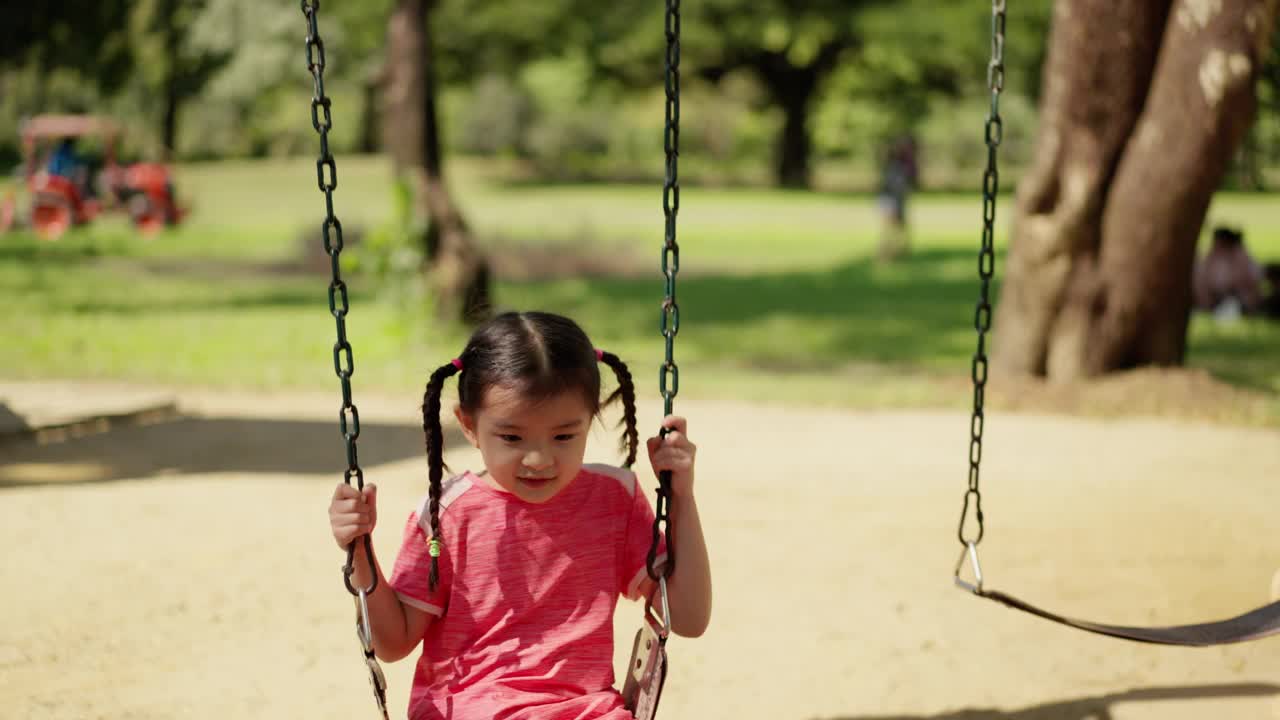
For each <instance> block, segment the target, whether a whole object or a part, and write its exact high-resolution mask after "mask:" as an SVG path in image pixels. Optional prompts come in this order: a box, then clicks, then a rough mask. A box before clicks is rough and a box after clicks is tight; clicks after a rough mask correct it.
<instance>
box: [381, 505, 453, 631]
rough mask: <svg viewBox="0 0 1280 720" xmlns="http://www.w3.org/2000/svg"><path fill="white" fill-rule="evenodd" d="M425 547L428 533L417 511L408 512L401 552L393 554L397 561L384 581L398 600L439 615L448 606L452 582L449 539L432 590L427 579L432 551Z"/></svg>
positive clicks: (442, 552)
mask: <svg viewBox="0 0 1280 720" xmlns="http://www.w3.org/2000/svg"><path fill="white" fill-rule="evenodd" d="M428 549H429V545H428V537H427V533H426V532H425V531H424V530H423V528H422V525H421V523H420V522H419V515H418V513H416V512H414V513H410V514H409V520H408V521H407V522H406V523H405V526H404V537H403V539H402V540H401V541H400V552H399V553H397V554H396V564H395V567H394V568H393V569H392V571H391V578H390V579H389V580H388V581H387V582H388V583H389V584H390V585H391V589H392V590H394V591H395V593H396V596H397V597H399V598H400V600H401V602H404V603H405V604H406V605H411V606H413V607H415V608H417V609H419V610H421V611H423V612H425V613H429V614H431V615H434V616H436V617H440V616H442V615H444V612H445V609H446V608H447V607H448V602H447V598H448V597H449V588H450V586H451V585H452V583H453V563H452V562H451V560H450V555H449V543H445V544H444V547H443V548H442V550H441V553H440V560H439V565H440V581H439V582H438V583H436V589H435V591H434V592H432V591H431V590H430V588H429V583H428V578H429V576H430V572H431V554H430V552H428Z"/></svg>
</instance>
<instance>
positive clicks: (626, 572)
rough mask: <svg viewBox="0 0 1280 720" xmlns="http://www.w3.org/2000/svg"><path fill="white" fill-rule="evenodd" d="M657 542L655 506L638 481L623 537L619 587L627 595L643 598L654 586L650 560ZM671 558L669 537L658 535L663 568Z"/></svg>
mask: <svg viewBox="0 0 1280 720" xmlns="http://www.w3.org/2000/svg"><path fill="white" fill-rule="evenodd" d="M652 543H653V507H652V506H651V505H649V496H648V493H646V492H645V489H644V487H643V486H641V485H640V483H638V482H637V483H636V484H635V494H634V495H633V496H632V498H631V510H630V513H629V514H628V517H627V530H626V537H625V538H624V539H623V552H622V572H621V573H620V576H621V577H622V587H620V588H619V589H618V590H619V592H620V593H621V594H622V595H623V596H624V597H626V598H628V599H631V600H639V599H640V598H643V597H647V596H648V595H649V594H650V592H651V591H652V589H653V581H652V580H650V579H649V572H648V567H647V564H646V563H647V561H648V558H649V546H650V545H651V544H652ZM666 560H667V539H666V537H665V534H664V535H660V536H659V537H658V554H657V558H656V562H655V564H656V565H657V569H658V570H659V571H661V569H662V567H663V566H664V565H665V564H666Z"/></svg>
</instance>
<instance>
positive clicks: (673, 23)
mask: <svg viewBox="0 0 1280 720" xmlns="http://www.w3.org/2000/svg"><path fill="white" fill-rule="evenodd" d="M666 36H667V55H666V62H665V63H664V64H665V66H666V75H665V85H666V91H667V103H666V122H665V124H664V127H663V136H662V137H663V147H664V148H665V150H666V155H667V168H666V175H665V177H664V179H663V183H662V213H663V215H664V216H665V217H666V231H665V233H664V236H665V242H664V243H663V246H662V274H663V275H664V276H666V295H665V296H664V297H663V300H662V336H663V337H664V338H666V346H667V348H666V351H667V352H666V360H665V361H664V362H663V363H662V366H661V367H660V368H659V372H658V389H659V391H660V392H661V393H662V400H663V417H666V416H668V415H670V414H671V412H672V407H673V405H674V403H675V399H676V393H678V392H680V367H679V366H677V365H676V360H675V349H676V334H677V333H679V332H680V305H679V304H678V303H676V273H678V272H680V245H679V243H677V242H676V213H678V212H679V210H680V174H679V171H678V161H679V155H680V149H679V148H680V0H667V12H666ZM667 432H668V431H667V430H666V429H665V428H664V429H663V430H662V433H661V434H662V436H663V437H665V436H666V435H667ZM670 506H671V473H670V472H669V471H663V472H660V473H658V500H657V504H656V505H655V506H654V515H653V539H652V542H651V543H650V545H649V556H648V558H647V560H646V562H645V568H646V569H647V571H648V573H649V577H650V578H651V579H652V580H654V581H657V580H658V579H659V578H658V572H657V568H656V563H657V556H658V541H659V538H660V536H661V533H662V532H663V531H665V532H666V534H667V562H666V565H665V567H664V568H663V573H662V576H663V577H670V576H671V573H672V571H674V570H675V567H676V552H675V542H674V539H673V538H672V536H671V517H670Z"/></svg>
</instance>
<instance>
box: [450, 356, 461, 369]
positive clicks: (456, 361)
mask: <svg viewBox="0 0 1280 720" xmlns="http://www.w3.org/2000/svg"><path fill="white" fill-rule="evenodd" d="M449 362H451V363H453V366H454V367H456V368H458V370H462V360H461V359H459V358H454V359H452V360H450V361H449Z"/></svg>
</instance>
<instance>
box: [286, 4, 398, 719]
mask: <svg viewBox="0 0 1280 720" xmlns="http://www.w3.org/2000/svg"><path fill="white" fill-rule="evenodd" d="M301 6H302V15H303V17H305V18H306V20H307V38H306V49H307V70H308V71H309V72H310V73H311V77H312V80H313V82H314V92H313V94H312V97H311V125H312V127H314V128H315V131H316V133H317V134H318V135H319V136H320V154H319V156H318V157H317V158H316V184H317V185H318V186H319V188H320V192H322V193H324V206H325V217H324V222H323V223H321V225H320V232H321V235H322V236H323V238H324V250H325V252H326V253H327V254H328V255H329V259H330V263H329V264H330V267H331V270H332V277H331V280H330V282H329V312H330V314H331V315H333V318H334V323H335V328H336V331H337V342H335V343H334V345H333V368H334V373H335V374H336V375H337V376H338V381H339V383H340V384H341V386H342V407H341V409H339V410H338V429H339V433H340V434H341V436H342V439H343V443H344V445H345V448H346V451H347V469H346V470H345V471H344V472H343V481H344V482H346V483H347V484H348V485H350V484H351V481H352V479H354V480H355V481H356V488H358V489H361V490H363V489H364V471H363V470H361V469H360V461H359V454H358V453H357V450H356V448H357V445H356V441H357V440H358V439H359V437H360V411H359V410H357V409H356V405H355V403H354V402H353V401H352V399H351V376H352V375H353V374H354V373H355V357H354V354H353V353H352V350H351V344H350V342H349V341H348V340H347V313H348V311H349V309H350V301H349V298H348V295H347V285H346V283H345V282H343V280H342V268H341V263H340V262H339V257H340V255H341V253H342V247H343V242H342V223H341V222H339V221H338V218H337V216H336V215H334V212H333V191H334V190H335V189H337V187H338V166H337V163H336V162H335V160H334V157H333V154H332V153H331V152H330V151H329V130H330V129H332V128H333V118H332V116H331V114H330V107H331V105H332V103H331V101H330V99H329V98H328V97H327V96H326V95H325V92H324V68H325V54H324V41H323V40H321V39H320V28H319V26H318V24H317V16H318V14H319V10H320V0H301ZM364 540H365V542H364V547H365V555H366V557H367V559H368V561H369V567H370V568H374V567H375V565H374V561H373V543H372V541H371V540H370V538H369V536H367V535H366V536H364ZM359 542H360V539H359V538H357V539H356V540H353V541H352V542H351V544H350V545H348V546H347V562H346V564H345V565H343V567H342V584H343V585H345V586H346V588H347V592H349V593H351V595H352V596H353V597H354V599H355V604H356V635H357V636H358V637H359V639H360V649H361V651H362V652H363V654H364V661H365V666H366V667H367V669H368V671H369V684H370V686H371V687H372V688H373V696H374V699H375V700H376V701H377V703H378V709H379V710H380V711H381V713H382V717H383V718H384V720H385V718H387V680H386V678H385V677H384V676H383V674H382V668H381V667H380V666H379V665H378V660H377V658H376V657H375V656H374V651H373V628H372V626H371V625H370V624H369V604H368V596H369V595H370V594H371V593H372V592H373V591H374V589H375V588H376V587H378V575H377V571H376V570H375V571H374V573H373V577H372V579H371V580H370V581H369V585H368V587H355V586H354V585H353V584H352V583H351V576H352V575H353V574H354V573H355V553H356V546H357V544H359Z"/></svg>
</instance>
